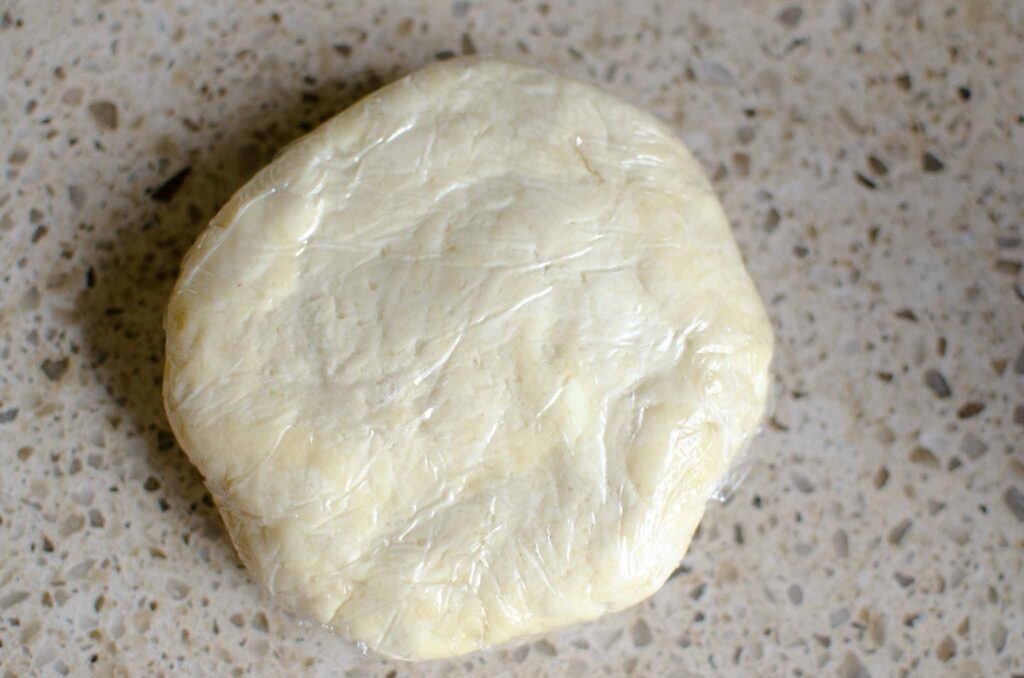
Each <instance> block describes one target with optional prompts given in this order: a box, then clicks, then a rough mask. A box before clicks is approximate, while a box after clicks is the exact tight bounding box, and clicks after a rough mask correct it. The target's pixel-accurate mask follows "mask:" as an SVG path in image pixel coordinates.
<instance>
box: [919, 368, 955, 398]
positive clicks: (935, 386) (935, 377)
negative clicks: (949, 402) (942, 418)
mask: <svg viewBox="0 0 1024 678" xmlns="http://www.w3.org/2000/svg"><path fill="white" fill-rule="evenodd" d="M924 385H925V386H927V387H928V390H929V391H931V392H932V393H934V394H935V397H937V398H948V397H950V396H951V395H953V391H952V389H950V388H949V382H947V381H946V378H945V377H944V376H942V373H941V372H939V371H938V370H928V371H927V372H925V374H924Z"/></svg>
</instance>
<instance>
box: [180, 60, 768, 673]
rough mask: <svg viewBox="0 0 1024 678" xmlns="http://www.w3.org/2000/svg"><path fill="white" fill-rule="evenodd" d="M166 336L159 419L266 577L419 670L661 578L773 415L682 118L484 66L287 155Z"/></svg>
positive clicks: (739, 285)
mask: <svg viewBox="0 0 1024 678" xmlns="http://www.w3.org/2000/svg"><path fill="white" fill-rule="evenodd" d="M165 324H166V329H167V365H166V375H165V382H164V397H165V402H166V406H167V411H168V415H169V418H170V421H171V424H172V426H173V428H174V431H175V433H176V435H177V437H178V439H179V441H180V442H181V445H182V447H183V449H184V450H185V452H186V453H187V454H188V456H189V458H190V459H191V461H192V462H193V463H194V464H195V465H196V466H197V467H198V468H199V470H200V471H201V472H202V474H203V476H204V477H205V480H206V483H207V485H208V486H209V489H210V491H211V492H212V494H213V495H214V497H215V499H216V502H217V505H218V506H219V508H220V511H221V513H222V515H223V517H224V521H225V523H226V525H227V528H228V530H229V532H230V535H231V538H232V540H233V542H234V544H235V546H236V548H237V550H238V552H239V554H240V556H241V558H242V560H243V561H244V563H245V564H246V566H247V567H248V569H249V570H250V571H251V573H252V574H253V576H254V577H255V578H256V579H257V580H259V581H260V582H262V583H263V584H264V585H265V586H266V587H267V588H268V589H269V590H270V591H271V592H272V593H273V594H274V595H275V596H276V597H277V598H278V599H279V600H280V601H281V602H282V603H283V604H284V605H285V606H287V607H288V608H289V609H291V610H293V611H296V612H298V613H300V614H301V615H303V616H306V617H309V618H312V619H314V620H316V621H317V622H319V623H322V624H325V625H328V626H330V627H331V628H333V629H335V630H337V631H338V632H339V633H340V634H342V635H343V636H345V637H347V638H349V639H351V640H352V641H354V642H357V643H359V644H360V645H361V646H363V647H368V648H370V649H372V650H375V651H377V652H381V653H383V654H386V655H390V656H394V657H400V658H403V659H428V658H437V657H447V656H455V655H459V654H464V653H468V652H472V651H474V650H477V649H480V648H483V647H488V646H493V645H496V644H500V643H503V642H505V641H509V640H513V639H517V638H521V637H526V636H531V635H536V634H539V633H543V632H545V631H548V630H551V629H555V628H558V627H562V626H565V625H569V624H573V623H576V622H580V621H583V620H587V619H592V618H595V617H598V616H600V615H602V614H605V613H608V612H612V611H615V610H619V609H622V608H625V607H628V606H630V605H632V604H634V603H637V602H639V601H641V600H643V599H645V598H647V597H648V596H650V595H651V594H653V593H654V592H655V591H656V590H657V589H658V588H659V587H660V586H661V585H662V584H663V583H664V582H665V580H666V579H667V578H668V576H669V575H670V573H671V572H672V571H673V570H674V569H675V568H676V566H677V565H678V563H679V561H680V560H681V559H682V557H683V555H684V554H685V551H686V548H687V545H688V543H689V541H690V538H691V536H692V534H693V531H694V529H695V528H696V526H697V524H698V523H699V521H700V519H701V516H702V514H703V511H704V507H705V504H706V503H707V501H708V500H709V498H711V497H712V496H713V495H714V494H715V492H716V491H718V490H719V489H720V487H721V482H722V480H723V479H724V478H725V477H726V474H727V470H728V469H729V468H730V464H731V462H732V461H733V459H734V458H735V457H736V455H737V454H738V453H739V451H740V450H742V449H743V448H744V447H745V446H746V444H747V443H748V442H749V440H750V438H751V437H752V436H753V435H754V434H755V432H756V430H757V428H758V426H759V424H760V422H761V419H762V416H763V413H764V409H765V403H766V401H767V398H768V390H769V381H770V380H769V362H770V358H771V352H772V341H773V340H772V335H771V329H770V326H769V323H768V320H767V317H766V315H765V312H764V309H763V307H762V304H761V301H760V299H759V297H758V294H757V291H756V289H755V288H754V286H753V284H752V282H751V281H750V279H749V277H748V275H747V273H746V271H745V269H744V267H743V263H742V260H741V257H740V254H739V252H738V250H737V248H736V245H735V243H734V241H733V238H732V235H731V232H730V229H729V226H728V223H727V222H726V220H725V217H724V215H723V213H722V210H721V207H720V205H719V203H718V201H717V199H716V198H715V196H714V194H713V192H712V190H711V188H710V186H709V184H708V181H707V180H706V178H705V177H704V175H703V173H702V171H701V169H700V166H699V164H698V163H697V162H696V161H695V160H694V159H693V158H692V157H691V155H690V154H689V153H688V152H687V151H686V149H685V148H684V147H683V146H682V144H681V143H679V142H678V141H677V140H676V139H675V138H674V137H673V136H672V134H671V132H670V131H669V130H668V129H667V128H666V127H664V126H663V125H662V124H661V123H659V122H658V121H657V120H656V119H654V118H653V117H652V116H649V115H647V114H645V113H643V112H641V111H639V110H638V109H636V108H634V107H632V106H630V105H629V104H626V103H624V102H622V101H620V100H618V99H616V98H614V97H612V96H610V95H607V94H605V93H603V92H601V91H600V90H598V89H596V88H594V87H592V86H590V85H586V84H583V83H580V82H577V81H574V80H570V79H568V78H564V77H560V76H557V75H553V74H551V73H548V72H545V71H543V70H540V69H536V68H531V67H527V66H521V65H517V64H513V63H509V62H504V61H496V60H486V59H483V60H480V59H473V60H455V61H450V62H445V63H443V64H438V65H434V66H431V67H429V68H427V69H424V70H422V71H419V72H417V73H414V74H412V75H411V76H408V77H406V78H405V79H403V80H400V81H398V82H396V83H395V84H392V85H390V86H388V87H386V88H384V89H382V90H380V91H379V92H377V93H375V94H373V95H371V96H369V97H367V98H366V99H363V100H362V101H360V102H359V103H357V104H356V105H354V106H353V107H352V108H350V109H348V110H346V111H344V112H342V113H341V114H339V115H338V116H337V117H335V118H333V119H332V120H330V121H328V122H327V123H325V124H324V125H323V126H321V127H320V128H318V129H317V130H315V131H314V132H312V133H311V134H309V135H308V136H306V137H304V138H303V139H301V140H299V141H298V142H296V143H294V144H292V145H291V146H290V147H288V148H287V149H286V150H285V151H284V152H283V153H282V154H281V155H280V156H279V157H278V158H277V159H276V160H275V161H274V162H273V163H272V164H271V165H269V166H268V167H266V168H265V169H264V170H263V171H261V172H260V173H259V174H258V175H257V176H256V177H255V178H254V179H253V180H252V181H251V182H249V183H248V184H247V185H246V186H245V187H243V188H242V189H241V190H240V191H239V192H238V193H237V194H236V195H235V196H234V197H233V198H232V199H231V200H230V202H229V203H228V204H227V205H226V206H225V207H224V208H223V209H222V211H221V212H220V213H219V214H218V215H217V216H216V218H214V220H213V221H212V223H211V224H210V226H209V228H208V229H207V231H206V232H205V233H203V235H202V236H201V237H200V238H199V240H198V241H197V243H196V244H195V245H194V247H193V248H192V250H191V251H190V252H189V254H188V256H187V258H186V260H185V263H184V266H183V270H182V273H181V277H180V279H179V281H178V283H177V286H176V288H175V290H174V293H173V295H172V299H171V301H170V304H169V307H168V309H167V315H166V320H165Z"/></svg>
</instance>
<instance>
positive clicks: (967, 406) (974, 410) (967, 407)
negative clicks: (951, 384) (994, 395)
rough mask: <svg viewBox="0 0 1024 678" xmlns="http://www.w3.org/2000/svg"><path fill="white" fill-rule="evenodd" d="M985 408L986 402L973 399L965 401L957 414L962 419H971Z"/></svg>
mask: <svg viewBox="0 0 1024 678" xmlns="http://www.w3.org/2000/svg"><path fill="white" fill-rule="evenodd" d="M984 409H985V403H979V402H977V401H971V402H969V403H964V404H963V406H961V407H960V409H959V410H957V411H956V416H958V417H960V418H961V419H970V418H971V417H976V416H978V415H979V414H981V412H982V411H983V410H984Z"/></svg>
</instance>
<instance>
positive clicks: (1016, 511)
mask: <svg viewBox="0 0 1024 678" xmlns="http://www.w3.org/2000/svg"><path fill="white" fill-rule="evenodd" d="M1003 501H1005V502H1006V505H1007V506H1008V507H1009V509H1010V511H1011V512H1012V513H1013V515H1014V517H1015V518H1016V519H1017V520H1019V521H1020V522H1022V523H1024V494H1021V491H1020V490H1018V489H1017V488H1016V487H1009V488H1007V489H1006V492H1004V493H1003Z"/></svg>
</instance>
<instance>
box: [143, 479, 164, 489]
mask: <svg viewBox="0 0 1024 678" xmlns="http://www.w3.org/2000/svg"><path fill="white" fill-rule="evenodd" d="M142 487H143V489H145V490H146V492H156V491H157V490H159V489H160V481H159V480H157V479H156V478H154V477H153V476H149V477H148V478H146V482H144V483H143V484H142Z"/></svg>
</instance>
